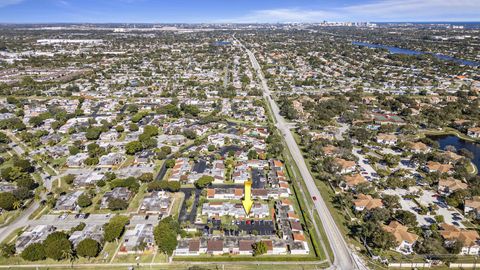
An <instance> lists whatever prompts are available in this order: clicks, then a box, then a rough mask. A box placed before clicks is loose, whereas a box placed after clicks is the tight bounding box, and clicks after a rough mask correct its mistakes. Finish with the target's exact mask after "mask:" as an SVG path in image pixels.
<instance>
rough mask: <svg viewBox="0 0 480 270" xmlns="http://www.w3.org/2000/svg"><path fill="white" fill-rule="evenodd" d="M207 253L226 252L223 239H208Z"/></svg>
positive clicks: (219, 253) (217, 253)
mask: <svg viewBox="0 0 480 270" xmlns="http://www.w3.org/2000/svg"><path fill="white" fill-rule="evenodd" d="M207 253H208V254H212V255H221V254H223V253H226V252H224V250H223V240H221V239H220V240H216V239H212V240H208V241H207Z"/></svg>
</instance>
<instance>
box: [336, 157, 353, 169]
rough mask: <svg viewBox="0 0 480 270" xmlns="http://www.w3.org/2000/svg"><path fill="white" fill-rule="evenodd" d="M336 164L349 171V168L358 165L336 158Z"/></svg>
mask: <svg viewBox="0 0 480 270" xmlns="http://www.w3.org/2000/svg"><path fill="white" fill-rule="evenodd" d="M334 162H335V163H336V164H337V165H338V166H340V167H342V168H343V169H347V168H351V167H354V166H355V165H356V163H355V161H349V160H345V159H343V158H335V160H334Z"/></svg>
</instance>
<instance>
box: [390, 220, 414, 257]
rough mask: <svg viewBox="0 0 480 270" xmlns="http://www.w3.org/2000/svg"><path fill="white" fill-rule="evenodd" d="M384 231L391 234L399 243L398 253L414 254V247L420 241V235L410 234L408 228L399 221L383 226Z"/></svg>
mask: <svg viewBox="0 0 480 270" xmlns="http://www.w3.org/2000/svg"><path fill="white" fill-rule="evenodd" d="M382 229H383V230H384V231H386V232H388V233H391V234H392V235H393V237H395V240H396V242H397V247H396V248H395V250H396V251H398V252H400V253H403V254H410V253H412V252H413V245H414V244H415V242H416V241H417V239H418V235H416V234H414V233H410V232H408V228H407V227H406V226H403V225H402V224H400V222H398V221H392V222H390V224H388V225H383V226H382Z"/></svg>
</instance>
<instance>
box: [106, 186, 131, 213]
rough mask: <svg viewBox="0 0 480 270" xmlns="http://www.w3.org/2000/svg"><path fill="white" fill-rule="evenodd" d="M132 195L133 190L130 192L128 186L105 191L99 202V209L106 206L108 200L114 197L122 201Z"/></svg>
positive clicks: (127, 199)
mask: <svg viewBox="0 0 480 270" xmlns="http://www.w3.org/2000/svg"><path fill="white" fill-rule="evenodd" d="M132 196H133V192H131V191H130V190H129V189H128V188H126V187H116V188H114V189H112V190H111V191H107V192H105V194H104V195H103V197H102V200H101V203H100V208H101V209H105V208H108V203H109V202H110V200H111V199H114V198H115V199H121V200H124V201H129V200H130V198H131V197H132Z"/></svg>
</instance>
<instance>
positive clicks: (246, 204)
mask: <svg viewBox="0 0 480 270" xmlns="http://www.w3.org/2000/svg"><path fill="white" fill-rule="evenodd" d="M251 191H252V181H245V190H244V193H243V195H244V196H243V201H242V204H243V208H244V209H245V213H246V214H247V215H248V214H250V210H251V209H252V205H253V201H252V193H251Z"/></svg>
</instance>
